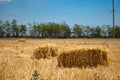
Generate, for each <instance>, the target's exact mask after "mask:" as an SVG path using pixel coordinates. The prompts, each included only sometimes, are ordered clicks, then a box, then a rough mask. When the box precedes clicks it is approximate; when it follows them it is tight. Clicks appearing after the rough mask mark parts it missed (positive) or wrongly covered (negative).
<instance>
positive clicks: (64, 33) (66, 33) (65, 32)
mask: <svg viewBox="0 0 120 80" xmlns="http://www.w3.org/2000/svg"><path fill="white" fill-rule="evenodd" d="M60 27H61V28H60V33H61V35H60V37H64V38H66V37H70V34H71V30H70V27H69V26H68V24H66V22H63V23H62V24H60Z"/></svg>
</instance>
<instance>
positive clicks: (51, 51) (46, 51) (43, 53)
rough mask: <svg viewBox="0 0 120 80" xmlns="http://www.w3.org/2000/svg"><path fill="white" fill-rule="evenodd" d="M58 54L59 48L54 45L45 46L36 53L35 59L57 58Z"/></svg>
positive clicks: (34, 54)
mask: <svg viewBox="0 0 120 80" xmlns="http://www.w3.org/2000/svg"><path fill="white" fill-rule="evenodd" d="M57 53H58V49H57V47H55V46H53V45H44V46H40V47H38V48H37V49H36V50H35V51H34V53H33V58H35V59H41V58H51V57H56V56H57Z"/></svg>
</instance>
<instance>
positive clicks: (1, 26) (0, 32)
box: [0, 20, 4, 37]
mask: <svg viewBox="0 0 120 80" xmlns="http://www.w3.org/2000/svg"><path fill="white" fill-rule="evenodd" d="M0 37H4V31H3V21H2V20H0Z"/></svg>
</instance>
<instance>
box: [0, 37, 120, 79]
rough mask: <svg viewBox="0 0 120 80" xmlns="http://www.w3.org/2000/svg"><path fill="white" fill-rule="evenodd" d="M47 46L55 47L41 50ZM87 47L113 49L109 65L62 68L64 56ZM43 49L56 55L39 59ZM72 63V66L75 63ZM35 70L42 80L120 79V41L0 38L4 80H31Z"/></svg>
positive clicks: (0, 57) (110, 50)
mask: <svg viewBox="0 0 120 80" xmlns="http://www.w3.org/2000/svg"><path fill="white" fill-rule="evenodd" d="M43 45H53V46H55V48H49V46H48V47H47V48H49V49H48V51H46V49H43V48H41V47H40V46H43ZM83 48H84V49H91V48H106V49H107V50H109V53H108V54H107V57H108V63H109V65H108V66H104V65H98V66H97V67H87V68H84V67H81V68H79V67H76V66H75V65H73V67H72V66H71V65H70V66H68V65H67V66H68V67H59V66H58V65H59V62H58V58H59V57H58V56H59V55H61V53H64V52H67V53H68V52H69V51H70V52H71V50H73V52H74V50H75V49H83ZM41 49H43V50H45V51H46V53H47V52H50V51H52V53H50V54H49V55H48V54H46V55H43V54H42V55H39V54H37V55H39V56H40V57H38V56H36V54H35V53H36V51H38V52H43V51H41ZM56 49H58V50H57V54H55V51H54V50H56ZM77 52H79V50H78V51H77ZM97 52H100V51H97ZM76 54H77V53H76ZM85 54H86V53H85ZM51 56H53V57H51ZM77 56H78V55H77ZM36 57H37V59H36ZM42 57H44V58H42ZM73 57H74V56H73ZM84 57H85V56H84ZM70 59H72V58H70ZM74 60H76V59H74ZM60 61H61V58H60ZM63 61H64V60H63ZM70 61H71V62H70V64H72V63H74V62H72V61H73V60H70ZM78 61H79V60H78ZM88 61H89V59H88ZM75 63H76V62H75ZM78 63H79V62H78ZM76 64H77V63H76ZM90 64H91V63H90ZM35 70H37V71H38V73H39V74H40V75H39V79H40V80H41V79H43V80H120V39H18V38H12V39H7V38H6V39H0V80H30V79H31V78H32V77H33V76H32V74H33V72H34V71H35Z"/></svg>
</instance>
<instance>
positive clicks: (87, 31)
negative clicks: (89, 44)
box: [83, 26, 90, 37]
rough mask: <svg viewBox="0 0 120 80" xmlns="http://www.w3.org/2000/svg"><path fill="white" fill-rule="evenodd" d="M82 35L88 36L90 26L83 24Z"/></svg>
mask: <svg viewBox="0 0 120 80" xmlns="http://www.w3.org/2000/svg"><path fill="white" fill-rule="evenodd" d="M83 32H84V37H89V35H90V26H84V31H83Z"/></svg>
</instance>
